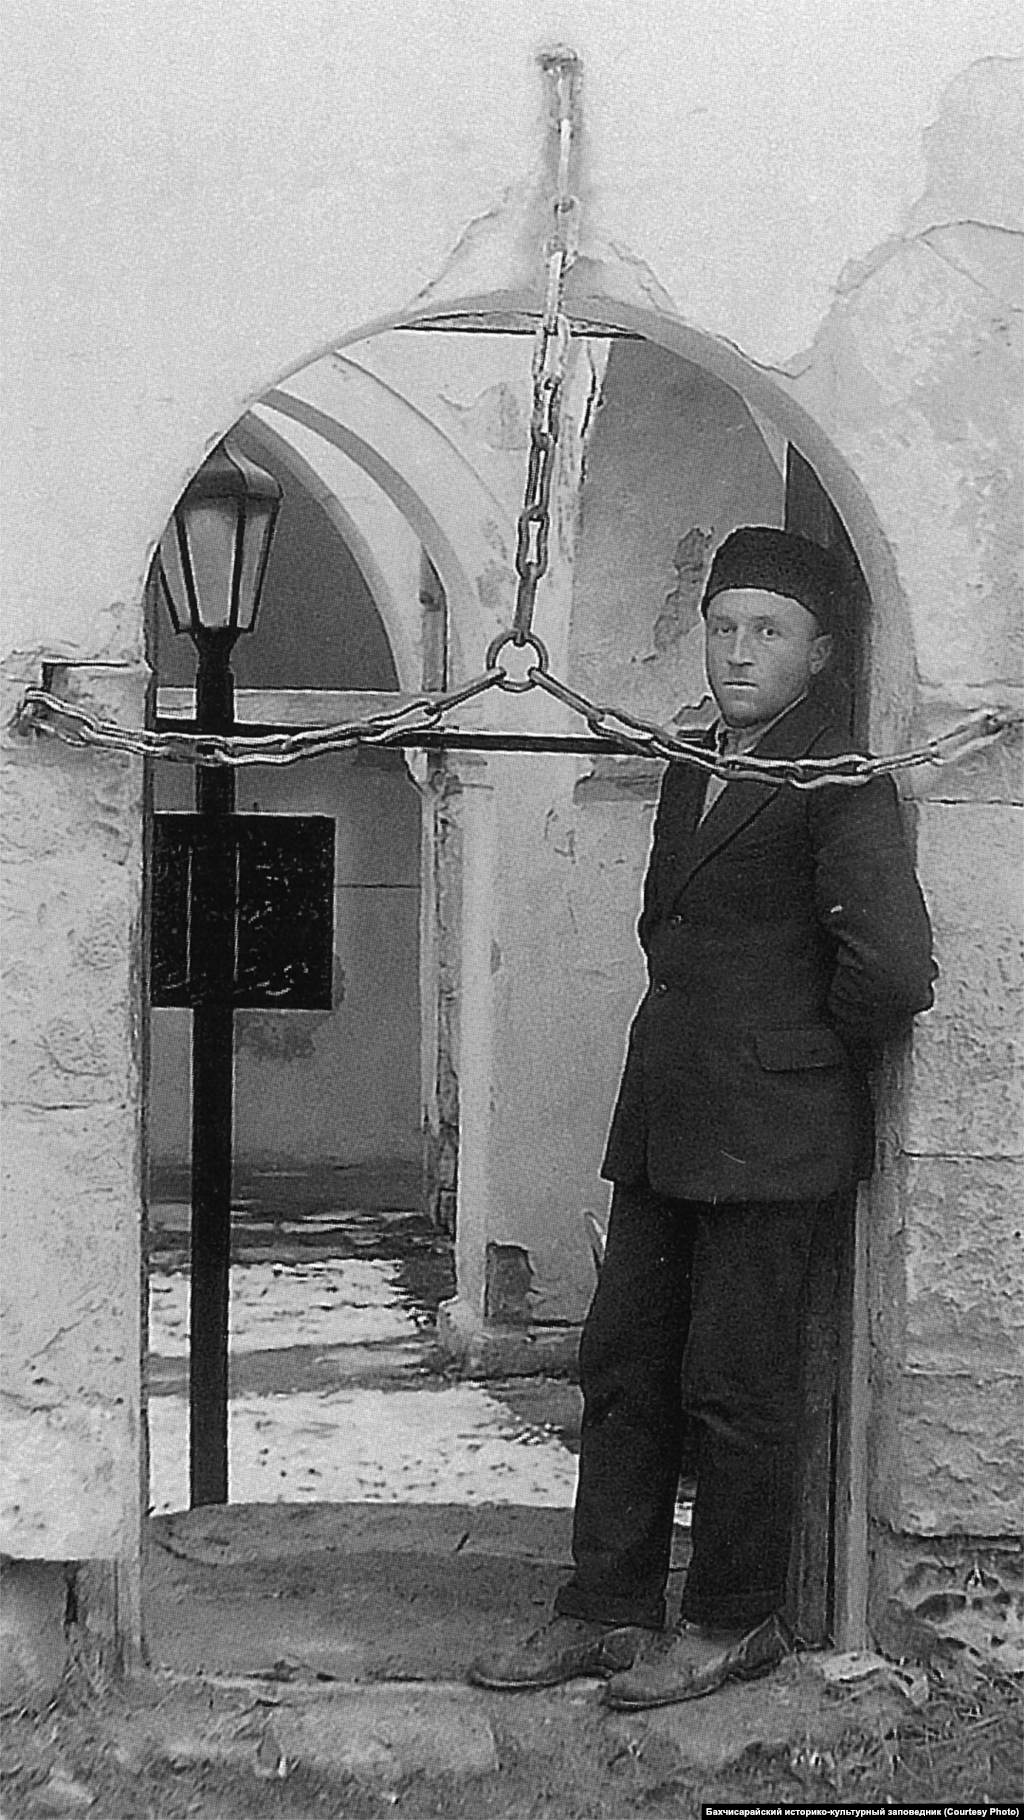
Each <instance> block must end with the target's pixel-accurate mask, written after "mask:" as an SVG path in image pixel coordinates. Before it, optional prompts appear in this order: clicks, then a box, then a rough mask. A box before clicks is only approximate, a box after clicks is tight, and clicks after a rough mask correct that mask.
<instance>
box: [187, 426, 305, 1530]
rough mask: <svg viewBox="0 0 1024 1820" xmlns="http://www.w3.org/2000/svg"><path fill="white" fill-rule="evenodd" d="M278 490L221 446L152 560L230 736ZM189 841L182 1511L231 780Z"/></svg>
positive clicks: (219, 1366) (213, 1233)
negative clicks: (234, 660) (237, 666)
mask: <svg viewBox="0 0 1024 1820" xmlns="http://www.w3.org/2000/svg"><path fill="white" fill-rule="evenodd" d="M280 504H281V488H280V485H279V484H278V482H277V480H276V479H275V478H274V476H273V475H272V474H268V473H266V472H265V471H264V470H263V469H262V468H259V467H257V466H256V465H255V463H253V462H250V461H248V460H246V458H245V457H244V456H243V455H242V454H241V453H240V452H239V451H238V449H236V448H235V447H233V446H232V444H231V442H230V439H229V438H225V439H224V441H222V442H220V443H219V444H218V445H217V447H216V449H214V451H213V453H212V454H211V455H210V456H209V458H208V459H207V460H206V461H205V462H204V463H203V466H202V467H201V468H200V469H199V471H198V473H197V474H196V475H195V476H194V477H193V479H192V480H191V481H190V483H189V485H188V486H187V487H186V489H185V491H184V493H183V494H182V496H181V499H180V500H179V501H178V504H177V506H176V507H175V509H174V513H173V516H172V518H171V521H170V523H169V524H168V526H167V529H166V530H165V532H164V535H163V537H162V538H161V540H160V546H159V550H158V553H157V563H156V570H157V580H158V585H159V590H160V593H161V595H162V596H163V599H164V602H165V604H166V606H167V609H168V612H169V614H170V618H171V622H172V624H173V626H174V630H175V632H178V633H180V632H185V633H187V634H188V636H189V637H190V638H191V639H192V642H193V643H194V645H195V647H196V653H197V656H198V667H197V672H196V707H195V727H196V731H197V732H199V733H230V732H231V731H232V729H233V727H234V724H235V709H234V678H233V676H232V673H231V653H232V649H233V647H234V644H235V641H236V640H237V639H238V638H239V637H240V636H242V635H243V634H244V633H246V632H251V631H252V630H253V629H254V627H255V624H256V615H257V612H258V610H259V604H260V595H261V593H262V590H263V583H264V580H265V577H266V572H267V561H268V558H269V555H270V546H271V541H272V538H273V535H274V527H275V524H276V520H277V514H278V510H279V508H280ZM195 802H196V810H197V813H198V816H199V817H200V822H199V838H197V840H196V842H195V846H194V849H193V852H192V875H191V890H190V898H189V906H190V907H189V928H188V945H189V971H190V975H191V979H192V982H193V988H194V997H193V1001H192V1003H193V1011H192V1222H191V1303H190V1336H191V1337H190V1346H189V1414H190V1452H189V1495H190V1502H191V1504H192V1505H193V1506H195V1505H198V1504H225V1503H227V1496H228V1285H229V1271H230V1261H231V1148H232V1143H231V1140H232V1117H233V1104H232V1102H233V1086H234V1081H233V1073H234V987H235V979H234V975H235V922H236V911H237V898H238V892H237V879H236V867H237V857H236V844H235V842H234V840H233V839H232V838H231V836H232V833H233V830H232V829H229V828H228V827H226V826H225V818H227V817H231V816H233V815H234V808H235V778H234V773H233V771H232V770H231V769H230V768H229V767H227V766H218V767H213V766H205V765H204V766H200V767H199V768H198V770H197V772H196V796H195Z"/></svg>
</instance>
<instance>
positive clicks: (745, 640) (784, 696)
mask: <svg viewBox="0 0 1024 1820" xmlns="http://www.w3.org/2000/svg"><path fill="white" fill-rule="evenodd" d="M705 644H706V653H707V671H708V681H709V682H710V684H711V687H712V690H713V692H714V697H715V700H716V701H717V703H718V706H719V708H720V709H721V711H722V718H723V720H724V721H725V722H726V724H727V725H728V726H730V727H761V726H764V724H765V722H766V721H769V720H774V719H775V717H776V715H778V714H782V713H783V712H784V711H785V709H786V708H791V707H792V705H793V703H794V702H795V701H799V700H800V697H801V695H805V694H806V693H807V689H808V687H809V685H810V681H811V678H812V676H816V675H817V674H818V672H819V671H820V670H822V669H824V666H825V664H826V663H827V662H828V658H829V652H830V651H831V648H832V640H831V639H830V638H829V637H827V636H826V635H824V634H823V633H822V631H821V628H820V627H819V625H818V621H817V620H816V619H815V617H814V614H813V613H809V612H808V611H807V608H806V607H802V606H801V605H800V602H799V601H797V600H789V599H788V598H787V597H786V596H785V595H784V594H769V593H767V592H765V591H764V590H762V589H760V588H732V589H729V590H728V591H727V592H726V593H724V594H716V595H715V598H714V600H713V601H712V602H711V605H710V606H709V608H708V617H707V627H706V634H705Z"/></svg>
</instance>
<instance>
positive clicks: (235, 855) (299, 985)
mask: <svg viewBox="0 0 1024 1820" xmlns="http://www.w3.org/2000/svg"><path fill="white" fill-rule="evenodd" d="M225 844H227V846H228V853H227V854H225V851H224V849H225ZM211 846H213V847H215V848H216V849H217V858H218V859H219V862H220V863H219V866H218V867H217V868H216V870H217V871H218V872H219V875H220V877H221V878H222V879H226V881H227V896H228V900H229V901H228V902H225V901H224V896H223V894H222V895H221V897H220V899H219V901H217V902H216V903H212V904H211V903H206V902H204V901H202V893H203V885H202V881H203V879H204V876H207V875H209V873H210V868H209V867H208V866H206V865H204V863H203V860H204V851H208V850H209V848H210V847H211ZM225 860H227V861H228V864H227V865H226V866H225V863H224V862H225ZM225 916H229V917H230V919H231V922H232V924H233V928H234V939H233V942H232V944H231V946H232V949H233V955H234V966H233V969H232V968H231V967H227V968H225V969H223V976H222V978H220V979H216V980H208V979H207V977H206V975H207V970H206V969H205V968H204V965H203V959H204V956H203V953H202V949H203V931H204V928H208V927H209V922H210V919H211V917H215V918H217V919H219V920H220V921H221V922H222V921H223V919H224V918H225ZM333 959H334V822H333V820H332V819H331V818H330V816H326V815H232V816H230V817H224V818H223V819H222V818H220V817H208V816H202V815H157V816H155V817H154V826H153V908H152V944H151V976H150V999H151V1002H152V1003H153V1004H154V1005H177V1006H183V1007H189V1008H191V1007H193V1006H195V1005H196V1004H199V1003H203V1004H214V1003H216V1004H222V1005H224V1004H230V1005H233V1006H234V1007H235V1008H236V1009H239V1010H240V1009H243V1008H244V1009H247V1010H260V1011H329V1010H330V1008H331V1003H332V987H333Z"/></svg>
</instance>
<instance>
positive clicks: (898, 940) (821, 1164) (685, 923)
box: [602, 696, 935, 1201]
mask: <svg viewBox="0 0 1024 1820" xmlns="http://www.w3.org/2000/svg"><path fill="white" fill-rule="evenodd" d="M849 750H850V738H849V735H848V734H844V733H842V732H841V731H840V730H839V729H838V728H837V727H835V726H834V725H832V724H830V721H829V716H828V709H827V707H826V706H824V705H823V704H821V703H819V702H818V701H816V700H815V698H814V697H813V696H810V697H807V698H805V699H804V700H803V701H801V702H798V703H797V704H796V706H795V707H793V708H791V709H789V710H788V712H787V713H786V714H784V715H783V716H782V718H781V719H780V720H779V721H777V722H776V724H775V725H774V726H773V727H771V728H770V729H769V731H768V732H767V733H766V734H765V736H764V738H763V740H762V741H761V742H760V744H759V745H758V747H757V752H758V756H759V757H768V758H795V757H798V756H802V755H804V754H810V755H813V756H815V757H827V756H829V755H834V754H836V753H838V752H843V751H849ZM706 787H707V777H706V774H705V773H704V772H702V771H699V770H698V769H697V768H696V767H695V766H693V765H688V764H686V763H685V762H680V763H673V764H670V765H669V767H668V770H667V771H666V773H665V778H664V781H663V784H662V791H661V801H660V804H659V808H658V814H657V819H656V821H655V826H654V840H653V846H652V851H651V859H650V865H649V868H648V872H647V879H646V883H645V886H644V905H643V914H642V916H641V918H640V924H639V936H640V941H641V944H642V946H643V948H644V951H645V953H646V955H647V961H648V968H649V972H650V986H649V989H648V992H647V996H646V997H645V999H644V1001H643V1003H642V1004H641V1006H640V1009H639V1011H638V1013H637V1016H636V1018H635V1020H634V1024H633V1028H632V1032H631V1035H630V1042H629V1052H628V1056H627V1059H626V1066H625V1071H624V1074H623V1077H622V1083H621V1086H620V1089H619V1098H618V1102H617V1105H616V1108H615V1113H614V1116H613V1119H612V1126H611V1132H610V1134H609V1139H608V1147H607V1151H606V1153H605V1160H604V1166H603V1170H602V1173H603V1174H604V1175H605V1176H607V1177H609V1178H610V1179H611V1180H612V1181H617V1182H625V1183H638V1182H641V1181H643V1180H644V1178H645V1177H646V1178H647V1179H648V1180H649V1181H650V1184H651V1186H652V1187H653V1188H654V1189H655V1190H656V1191H657V1192H658V1193H660V1194H665V1195H671V1196H673V1197H678V1198H679V1199H683V1200H692V1201H751V1200H753V1201H759V1200H763V1201H777V1200H813V1199H818V1198H824V1197H825V1196H827V1195H830V1194H833V1193H834V1192H836V1191H838V1190H840V1189H844V1188H849V1187H851V1186H852V1185H853V1183H854V1182H855V1181H857V1180H858V1179H859V1178H861V1177H863V1176H865V1175H867V1174H869V1173H870V1170H871V1163H872V1152H873V1141H874V1140H873V1127H872V1111H871V1101H870V1097H869V1094H868V1086H867V1079H866V1074H867V1071H868V1069H869V1068H870V1067H871V1066H872V1064H873V1063H874V1061H875V1060H876V1059H877V1058H878V1055H879V1052H880V1050H881V1048H882V1046H883V1045H884V1044H885V1042H886V1041H887V1040H888V1039H889V1038H891V1037H893V1036H896V1035H898V1034H899V1033H900V1032H901V1031H902V1030H904V1029H905V1028H906V1027H907V1025H908V1023H909V1021H910V1019H911V1018H912V1017H913V1016H914V1014H915V1013H916V1012H918V1011H923V1010H925V1009H926V1008H927V1007H928V1006H929V1005H930V1004H931V1003H932V981H933V979H934V977H935V967H934V965H933V962H932V955H931V930H930V928H929V923H928V915H927V912H926V910H925V907H924V902H923V900H922V897H921V892H920V889H919V887H918V884H917V880H916V878H915V876H914V871H913V867H912V865H911V861H910V856H909V854H908V851H907V847H906V843H905V841H904V837H903V831H902V828H901V825H900V817H899V806H898V801H897V796H896V791H895V789H894V787H893V784H892V780H891V779H890V778H882V777H879V778H875V779H873V780H872V781H871V782H870V783H869V784H866V785H863V786H860V787H858V788H847V787H843V786H840V785H833V786H831V787H830V788H827V789H822V790H814V791H809V792H808V791H802V790H794V789H793V788H791V787H787V786H785V785H783V786H781V787H776V786H774V785H771V784H763V783H760V782H757V783H731V784H730V785H729V786H728V788H727V789H726V790H725V791H723V793H722V795H721V796H719V798H718V800H717V802H716V803H715V804H714V806H713V808H712V809H711V810H710V812H709V814H708V815H707V817H706V818H705V819H704V821H703V822H701V821H700V819H699V818H700V811H701V808H702V806H703V802H704V796H705V791H706Z"/></svg>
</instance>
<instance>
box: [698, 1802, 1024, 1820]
mask: <svg viewBox="0 0 1024 1820" xmlns="http://www.w3.org/2000/svg"><path fill="white" fill-rule="evenodd" d="M700 1812H701V1820H801V1817H802V1816H805V1815H806V1816H807V1820H812V1816H818V1815H822V1814H826V1815H828V1816H829V1820H860V1817H861V1816H862V1815H863V1816H864V1820H868V1817H869V1816H870V1817H872V1820H873V1816H875V1815H876V1814H877V1815H880V1816H882V1820H1024V1807H1022V1805H1021V1803H1020V1802H1019V1801H985V1802H977V1803H974V1802H970V1801H946V1802H943V1801H929V1802H924V1803H917V1804H913V1805H908V1804H907V1803H906V1802H904V1801H892V1802H889V1801H883V1802H878V1803H871V1802H868V1803H857V1802H848V1803H843V1804H839V1803H838V1802H837V1803H835V1804H833V1803H830V1802H827V1801H820V1802H817V1801H804V1802H796V1803H790V1802H786V1801H783V1802H775V1801H767V1802H759V1801H747V1802H733V1803H730V1802H725V1801H705V1802H704V1803H703V1804H702V1806H701V1810H700Z"/></svg>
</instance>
